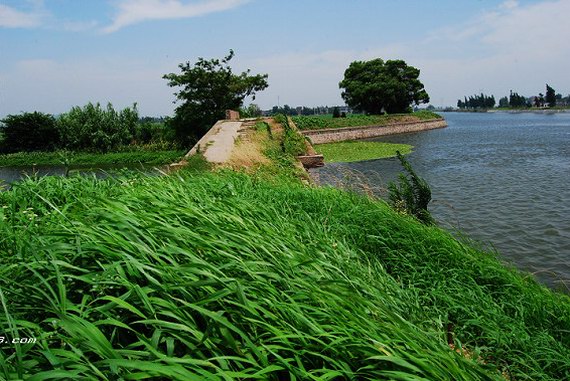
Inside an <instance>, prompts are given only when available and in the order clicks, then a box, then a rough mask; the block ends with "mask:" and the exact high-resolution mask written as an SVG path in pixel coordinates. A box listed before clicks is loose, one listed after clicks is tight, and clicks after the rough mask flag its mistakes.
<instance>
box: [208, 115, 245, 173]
mask: <svg viewBox="0 0 570 381" xmlns="http://www.w3.org/2000/svg"><path fill="white" fill-rule="evenodd" d="M241 124H242V122H221V123H216V125H215V126H214V127H212V128H216V131H213V133H212V135H210V136H209V139H208V141H207V142H206V144H205V146H203V147H202V150H203V154H204V158H206V160H208V161H209V162H210V163H216V164H221V163H225V162H226V161H228V159H229V158H230V155H231V154H232V150H233V148H234V143H235V140H236V139H237V137H238V131H239V129H240V127H241Z"/></svg>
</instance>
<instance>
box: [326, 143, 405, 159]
mask: <svg viewBox="0 0 570 381" xmlns="http://www.w3.org/2000/svg"><path fill="white" fill-rule="evenodd" d="M412 148H413V147H412V146H410V145H407V144H392V143H384V142H370V141H364V140H360V141H347V142H337V143H326V144H318V145H316V146H315V149H316V150H317V152H318V153H320V154H322V155H323V156H324V157H325V161H326V162H327V163H336V162H343V163H349V162H353V161H363V160H374V159H382V158H387V157H393V156H396V152H401V153H402V154H404V155H405V154H408V153H410V152H412Z"/></svg>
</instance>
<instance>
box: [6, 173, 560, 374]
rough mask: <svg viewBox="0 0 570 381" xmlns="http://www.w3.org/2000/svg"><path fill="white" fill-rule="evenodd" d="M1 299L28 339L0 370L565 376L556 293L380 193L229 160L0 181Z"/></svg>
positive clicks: (12, 348) (9, 326)
mask: <svg viewBox="0 0 570 381" xmlns="http://www.w3.org/2000/svg"><path fill="white" fill-rule="evenodd" d="M0 310H1V311H2V313H0V332H3V333H5V335H6V336H10V337H36V338H37V339H38V342H37V343H36V344H26V345H19V346H16V345H4V346H1V347H0V379H2V378H4V379H25V378H27V377H29V379H30V380H52V379H72V378H73V379H86V380H121V379H123V380H144V379H153V380H154V379H165V380H166V379H168V380H234V379H241V380H248V379H256V380H332V379H336V380H343V379H346V380H350V379H352V380H357V379H358V380H360V379H363V380H376V379H390V380H493V379H496V380H499V379H504V378H502V377H503V376H501V374H505V375H507V376H508V377H509V378H510V379H511V380H561V379H568V377H569V376H570V373H569V372H570V349H569V348H570V300H569V298H568V297H567V296H564V295H560V294H555V293H552V292H551V291H549V290H547V289H546V288H544V287H542V286H540V285H538V284H537V283H536V282H535V281H534V280H532V279H531V278H529V277H523V276H521V275H519V274H518V273H516V272H515V271H514V270H510V269H508V268H505V267H504V266H502V265H501V264H500V263H499V262H498V261H497V260H496V259H495V258H494V257H493V256H492V255H490V254H487V253H482V252H479V251H476V250H474V249H472V248H470V247H468V246H466V245H465V244H462V243H460V242H458V241H456V240H454V239H453V238H452V237H451V236H450V235H449V234H448V233H446V232H444V231H442V230H440V229H438V228H435V227H426V226H422V225H421V224H419V223H417V222H415V221H414V220H413V219H411V218H407V217H402V216H400V215H398V214H396V213H394V212H393V211H392V210H391V209H390V208H389V207H388V206H387V205H386V204H385V203H383V202H377V201H374V200H371V199H368V198H365V197H361V196H357V195H354V194H351V193H346V192H343V191H340V190H336V189H332V188H309V187H304V186H302V185H300V184H299V183H297V182H292V181H290V180H286V179H280V178H274V179H273V181H272V182H271V183H270V182H267V181H265V180H263V179H260V178H258V177H256V176H249V175H245V174H236V173H230V172H220V173H215V174H206V173H194V174H190V173H186V172H178V173H177V174H175V175H173V176H169V177H162V178H158V177H146V176H142V175H132V176H126V177H122V178H113V179H106V180H96V179H92V178H83V177H74V178H68V179H65V178H55V177H53V178H49V177H48V178H42V179H39V180H28V181H24V182H22V183H18V184H15V185H14V187H13V189H12V190H11V191H9V192H4V193H0ZM448 337H450V338H451V339H452V340H453V341H454V344H455V346H456V347H459V346H463V348H465V349H467V350H468V351H467V353H468V355H462V354H459V353H457V352H456V351H454V350H452V349H451V348H450V347H449V345H448ZM468 357H471V358H468ZM32 375H33V376H32Z"/></svg>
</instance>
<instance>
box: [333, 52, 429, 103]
mask: <svg viewBox="0 0 570 381" xmlns="http://www.w3.org/2000/svg"><path fill="white" fill-rule="evenodd" d="M419 76H420V70H419V69H416V68H415V67H413V66H408V65H407V64H406V62H404V61H403V60H388V61H384V60H382V59H380V58H376V59H373V60H371V61H354V62H352V63H351V64H350V66H349V67H348V69H346V71H345V72H344V79H343V80H342V81H341V82H340V83H339V87H340V88H341V89H343V91H342V94H341V95H342V98H343V99H344V101H345V102H346V104H347V105H348V106H350V107H352V108H353V109H355V110H359V111H364V112H366V113H367V114H381V113H382V112H383V111H386V112H388V113H402V112H409V111H411V108H410V106H411V105H412V104H416V105H418V104H420V103H428V102H429V95H428V93H427V92H426V91H425V89H424V85H423V84H422V83H421V82H420V80H419V79H418V78H419Z"/></svg>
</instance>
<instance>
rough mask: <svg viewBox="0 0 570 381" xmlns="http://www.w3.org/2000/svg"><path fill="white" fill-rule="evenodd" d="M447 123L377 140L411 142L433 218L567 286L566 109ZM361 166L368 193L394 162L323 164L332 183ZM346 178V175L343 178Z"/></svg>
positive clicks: (569, 154)
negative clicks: (428, 189)
mask: <svg viewBox="0 0 570 381" xmlns="http://www.w3.org/2000/svg"><path fill="white" fill-rule="evenodd" d="M443 115H444V116H445V118H446V119H447V121H448V124H449V127H447V128H444V129H439V130H432V131H426V132H420V133H414V134H406V135H395V136H390V137H383V138H377V139H374V140H377V141H386V142H394V143H404V144H411V145H413V146H414V147H415V148H414V152H413V153H412V154H410V155H409V160H410V162H411V163H412V165H413V166H414V168H415V169H416V171H417V173H418V174H419V175H420V176H422V177H424V178H425V179H426V180H427V181H428V182H429V183H430V185H431V187H432V194H433V195H432V197H433V199H434V201H433V203H432V204H430V210H432V213H433V215H434V217H435V218H436V219H437V220H438V221H439V222H440V223H441V224H442V225H443V226H445V227H447V228H448V229H459V230H460V231H462V232H464V233H466V234H467V236H469V237H470V238H473V239H475V240H477V241H478V242H480V243H481V244H482V245H484V246H485V247H487V248H488V249H491V250H493V249H496V250H497V251H499V252H500V254H501V256H502V258H503V259H505V260H507V261H508V262H510V263H514V264H515V265H516V266H518V267H519V268H521V269H523V270H525V271H530V272H534V273H535V274H536V276H537V277H538V278H539V279H541V280H542V281H544V282H546V283H547V284H549V285H551V286H555V287H557V288H564V287H565V285H567V286H568V287H570V281H569V280H570V217H569V216H570V113H557V114H533V113H521V114H509V113H444V114H443ZM347 170H350V171H353V170H356V171H360V172H362V173H364V174H365V175H366V179H367V181H368V182H369V183H370V184H371V185H372V188H374V191H375V192H376V193H378V194H380V195H384V196H385V192H383V191H382V190H383V189H385V187H386V184H387V183H388V182H389V181H391V180H394V179H395V178H396V176H397V173H398V172H400V171H401V167H400V165H399V163H398V161H397V160H396V159H381V160H372V161H365V162H358V163H339V164H327V165H326V166H325V167H323V168H319V169H316V170H313V173H314V174H316V175H317V176H318V177H319V178H320V181H321V182H324V183H335V182H336V181H338V179H339V178H340V179H341V180H342V179H343V177H344V173H345V172H347ZM344 181H350V180H347V178H345V179H344Z"/></svg>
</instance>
